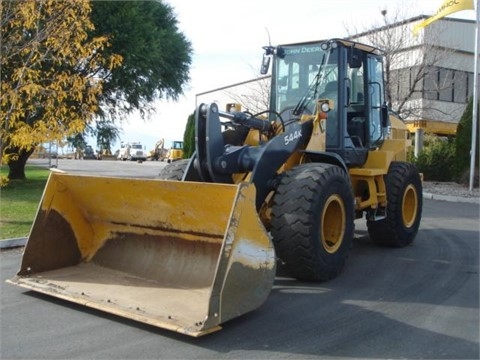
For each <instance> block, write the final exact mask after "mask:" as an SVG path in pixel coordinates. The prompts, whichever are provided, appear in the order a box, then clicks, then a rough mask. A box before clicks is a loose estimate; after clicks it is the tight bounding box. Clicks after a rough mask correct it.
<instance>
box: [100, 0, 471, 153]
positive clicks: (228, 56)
mask: <svg viewBox="0 0 480 360" xmlns="http://www.w3.org/2000/svg"><path fill="white" fill-rule="evenodd" d="M163 1H165V2H166V3H168V4H169V5H170V6H172V8H173V10H174V13H175V15H176V18H177V21H178V27H179V31H181V32H182V33H183V34H184V35H185V36H186V38H187V39H188V40H189V41H190V42H191V44H192V47H193V51H194V53H193V57H192V64H191V69H190V82H189V83H188V84H187V86H186V87H185V89H184V94H183V95H181V96H180V97H179V99H178V101H166V100H162V101H157V102H156V103H155V108H156V113H155V115H153V116H152V118H151V120H149V121H145V120H142V119H141V118H140V117H139V116H138V115H136V114H134V115H132V116H130V117H129V119H128V120H127V121H126V122H124V123H123V126H122V128H123V129H122V133H121V140H122V141H125V142H127V141H140V142H142V144H143V145H145V146H146V148H147V150H151V149H153V147H154V144H155V143H156V142H157V141H158V140H159V139H160V138H164V139H165V144H166V146H169V144H170V143H171V141H173V140H182V139H183V132H184V129H185V124H186V121H187V118H188V116H189V115H190V114H191V113H193V111H194V110H195V104H196V102H195V100H196V95H197V94H199V93H202V92H206V91H209V90H213V89H216V88H219V87H223V86H228V85H231V84H235V83H238V82H242V81H246V80H250V79H253V78H255V77H257V76H259V69H260V63H261V59H262V55H263V50H262V46H265V45H268V44H269V38H270V41H271V44H272V45H278V44H286V43H294V42H303V41H310V40H320V39H326V38H333V37H339V38H341V37H345V36H347V34H348V31H347V29H349V32H350V33H356V32H357V31H358V32H360V31H363V30H366V29H369V28H372V27H373V26H374V25H375V24H381V23H382V22H383V16H382V14H381V11H382V10H387V15H386V17H387V19H388V16H389V14H394V13H395V12H400V14H402V15H403V14H404V17H403V18H405V19H406V18H410V17H414V16H418V15H428V16H430V15H432V14H434V13H435V12H436V10H437V9H438V8H439V7H440V6H441V5H442V3H443V1H444V0H335V1H333V0H332V1H321V0H295V1H293V2H288V3H291V4H292V6H287V5H286V4H287V2H284V1H278V0H243V1H234V0H202V1H192V0H163ZM449 17H456V18H462V19H470V20H474V19H475V12H474V11H461V12H458V13H455V14H452V15H451V16H449ZM355 30H356V31H355ZM213 100H214V99H212V101H213ZM92 145H95V144H94V141H92ZM117 148H119V142H117V144H116V145H114V146H113V148H112V151H115V150H116V149H117Z"/></svg>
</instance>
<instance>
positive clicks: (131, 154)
mask: <svg viewBox="0 0 480 360" xmlns="http://www.w3.org/2000/svg"><path fill="white" fill-rule="evenodd" d="M117 159H118V160H123V161H125V160H131V161H134V160H136V161H146V160H147V151H146V147H145V146H143V145H142V144H141V143H140V142H127V143H124V142H122V143H121V144H120V152H119V153H118V156H117Z"/></svg>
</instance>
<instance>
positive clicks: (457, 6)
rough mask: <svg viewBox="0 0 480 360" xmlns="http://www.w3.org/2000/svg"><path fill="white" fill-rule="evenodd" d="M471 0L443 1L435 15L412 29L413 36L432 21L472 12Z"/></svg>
mask: <svg viewBox="0 0 480 360" xmlns="http://www.w3.org/2000/svg"><path fill="white" fill-rule="evenodd" d="M473 9H474V7H473V0H445V1H444V2H443V4H442V6H440V8H439V9H438V10H437V12H436V13H435V15H433V16H431V17H429V18H428V19H426V20H425V21H423V22H421V23H420V24H417V25H416V26H415V27H414V28H413V35H417V32H418V30H420V29H423V28H424V27H426V26H428V25H430V24H431V23H433V22H434V21H437V20H439V19H441V18H443V17H445V16H447V15H450V14H453V13H455V12H458V11H462V10H473Z"/></svg>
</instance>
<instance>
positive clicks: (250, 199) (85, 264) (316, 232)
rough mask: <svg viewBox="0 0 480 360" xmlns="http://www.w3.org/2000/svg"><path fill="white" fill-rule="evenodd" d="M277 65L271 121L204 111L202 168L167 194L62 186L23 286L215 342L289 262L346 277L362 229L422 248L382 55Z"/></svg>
mask: <svg viewBox="0 0 480 360" xmlns="http://www.w3.org/2000/svg"><path fill="white" fill-rule="evenodd" d="M272 59H273V70H272V88H271V106H270V109H268V110H266V111H265V112H263V113H260V114H255V115H254V114H250V113H248V112H239V111H235V109H233V111H231V112H228V111H221V110H220V109H219V108H218V106H217V104H215V103H212V104H209V105H207V104H201V105H200V106H199V107H198V108H197V110H196V119H195V123H196V124H195V127H196V136H195V138H196V144H195V153H194V155H193V156H192V158H190V159H185V160H179V161H175V162H172V163H171V164H168V165H167V166H165V167H164V169H163V170H162V172H161V177H162V178H163V179H162V180H156V179H152V180H146V179H125V178H110V177H94V176H80V175H72V174H66V173H59V172H52V173H51V175H50V178H49V180H48V182H47V185H46V189H45V192H44V194H43V198H42V201H41V204H40V206H39V210H38V213H37V216H36V219H35V222H34V224H33V227H32V231H31V233H30V236H29V239H28V242H27V245H26V248H25V253H24V255H23V258H22V264H21V266H20V271H19V272H18V274H17V276H16V277H14V278H12V279H10V280H8V281H9V282H10V283H12V284H15V285H18V286H22V287H25V288H27V289H31V290H34V291H37V292H41V293H45V294H49V295H51V296H55V297H59V298H61V299H65V300H68V301H72V302H75V303H79V304H82V305H86V306H89V307H92V308H96V309H100V310H103V311H106V312H109V313H112V314H115V315H120V316H124V317H127V318H130V319H134V320H137V321H141V322H145V323H147V324H151V325H155V326H159V327H162V328H165V329H169V330H173V331H177V332H180V333H184V334H188V335H191V336H200V335H204V334H208V333H211V332H213V331H216V330H219V329H220V325H221V324H222V323H225V322H226V321H228V320H230V319H233V318H235V317H237V316H240V315H242V314H244V313H246V312H249V311H251V310H254V309H256V308H258V307H259V306H261V305H262V303H264V301H265V299H266V298H267V297H268V295H269V292H270V290H271V288H272V286H273V282H274V278H275V271H276V266H277V259H279V260H278V261H279V264H281V266H282V268H283V269H284V270H285V271H286V272H287V273H288V274H289V275H290V276H292V277H294V278H297V279H299V280H302V281H327V280H329V279H332V278H335V277H336V276H338V275H339V274H340V273H341V271H342V269H343V268H344V265H345V262H346V260H347V258H348V256H349V254H350V250H351V248H352V241H353V235H354V221H355V220H356V219H357V220H360V219H365V220H366V223H367V227H368V233H369V235H370V238H371V240H372V241H373V242H374V243H377V244H381V245H385V246H391V247H403V246H406V245H409V244H411V243H412V242H413V241H414V239H415V236H416V234H417V231H418V229H419V226H420V220H421V213H422V182H421V176H420V174H419V172H418V171H417V169H416V168H415V166H414V165H412V164H410V163H408V162H406V161H405V159H406V151H407V146H409V142H410V140H409V139H408V130H407V128H406V126H405V124H404V123H403V121H402V120H401V119H399V118H397V117H395V116H393V115H391V114H389V111H388V108H387V106H386V105H385V98H384V85H383V84H384V83H383V68H382V53H381V51H379V50H377V49H376V48H373V47H371V46H367V45H363V44H359V43H355V42H351V41H347V40H340V39H333V40H329V41H317V42H308V43H300V44H290V45H283V46H277V47H273V46H267V47H265V55H264V59H263V62H262V73H266V72H267V71H268V68H269V66H270V62H271V60H272ZM382 271H388V269H382ZM273 330H274V329H272V331H273Z"/></svg>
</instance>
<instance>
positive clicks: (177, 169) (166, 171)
mask: <svg viewBox="0 0 480 360" xmlns="http://www.w3.org/2000/svg"><path fill="white" fill-rule="evenodd" d="M189 161H190V159H181V160H178V161H174V162H171V163H169V164H168V165H165V166H164V167H163V168H162V170H160V173H159V174H158V176H159V177H160V179H162V180H177V181H180V180H182V178H183V174H184V173H185V171H186V170H187V166H188V162H189Z"/></svg>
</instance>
